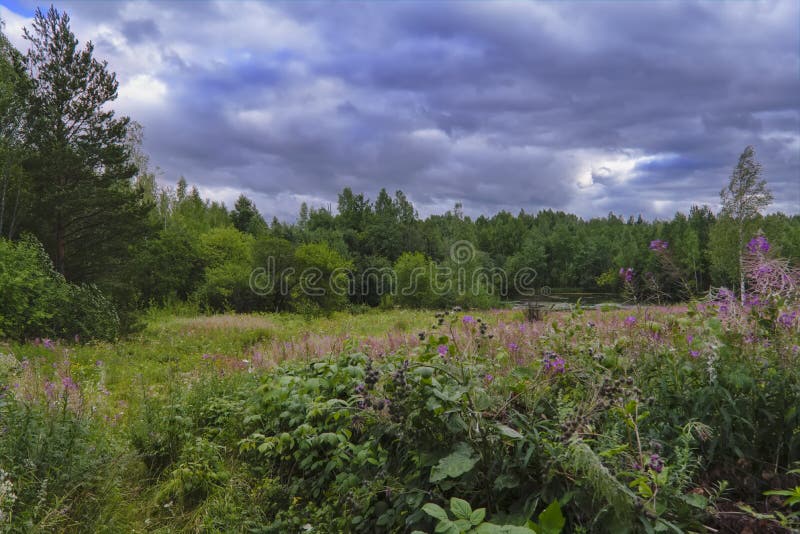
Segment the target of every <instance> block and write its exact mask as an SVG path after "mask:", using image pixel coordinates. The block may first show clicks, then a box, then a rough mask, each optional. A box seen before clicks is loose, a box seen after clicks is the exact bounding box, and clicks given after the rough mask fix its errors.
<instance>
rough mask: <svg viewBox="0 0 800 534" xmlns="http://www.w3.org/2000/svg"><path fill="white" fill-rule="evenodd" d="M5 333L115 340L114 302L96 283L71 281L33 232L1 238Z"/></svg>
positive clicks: (0, 331) (0, 329)
mask: <svg viewBox="0 0 800 534" xmlns="http://www.w3.org/2000/svg"><path fill="white" fill-rule="evenodd" d="M0 294H2V295H3V298H2V300H0V337H8V338H15V339H26V338H33V337H60V338H69V339H72V338H75V337H76V336H77V337H78V338H80V339H93V338H99V339H113V338H115V337H116V336H117V334H118V332H119V317H118V316H117V312H116V309H115V308H114V305H113V304H112V303H111V302H110V301H109V300H108V299H107V298H106V297H105V296H104V295H103V294H102V293H101V292H100V291H99V290H98V289H97V288H96V287H94V286H91V285H80V286H79V285H75V284H70V283H68V282H67V281H66V280H65V279H64V277H63V276H61V275H60V274H59V273H57V272H56V271H55V269H53V264H52V262H51V261H50V258H49V257H48V255H47V253H46V252H45V251H44V248H43V247H42V245H41V244H40V243H39V242H38V241H36V239H35V238H33V237H30V236H28V237H25V238H23V239H22V240H21V241H19V242H17V243H14V242H11V241H7V240H0Z"/></svg>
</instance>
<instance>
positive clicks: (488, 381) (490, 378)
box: [483, 373, 494, 384]
mask: <svg viewBox="0 0 800 534" xmlns="http://www.w3.org/2000/svg"><path fill="white" fill-rule="evenodd" d="M483 379H484V380H485V381H486V383H487V384H491V383H492V380H494V376H492V375H490V374H488V373H487V374H486V376H484V377H483Z"/></svg>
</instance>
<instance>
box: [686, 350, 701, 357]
mask: <svg viewBox="0 0 800 534" xmlns="http://www.w3.org/2000/svg"><path fill="white" fill-rule="evenodd" d="M689 356H691V357H692V358H697V357H698V356H700V351H699V350H690V351H689Z"/></svg>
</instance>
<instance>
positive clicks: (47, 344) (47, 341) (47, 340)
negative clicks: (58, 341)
mask: <svg viewBox="0 0 800 534" xmlns="http://www.w3.org/2000/svg"><path fill="white" fill-rule="evenodd" d="M42 345H44V348H46V349H52V348H53V347H55V344H54V343H53V340H52V339H50V338H47V337H46V338H44V339H43V340H42Z"/></svg>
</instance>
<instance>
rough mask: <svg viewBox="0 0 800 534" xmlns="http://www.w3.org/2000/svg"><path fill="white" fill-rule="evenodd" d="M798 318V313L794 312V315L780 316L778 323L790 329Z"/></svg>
mask: <svg viewBox="0 0 800 534" xmlns="http://www.w3.org/2000/svg"><path fill="white" fill-rule="evenodd" d="M796 318H797V312H796V311H793V312H792V313H782V314H780V315H779V316H778V323H780V325H781V326H784V327H786V328H790V327H791V326H792V324H793V323H794V321H795V319H796Z"/></svg>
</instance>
